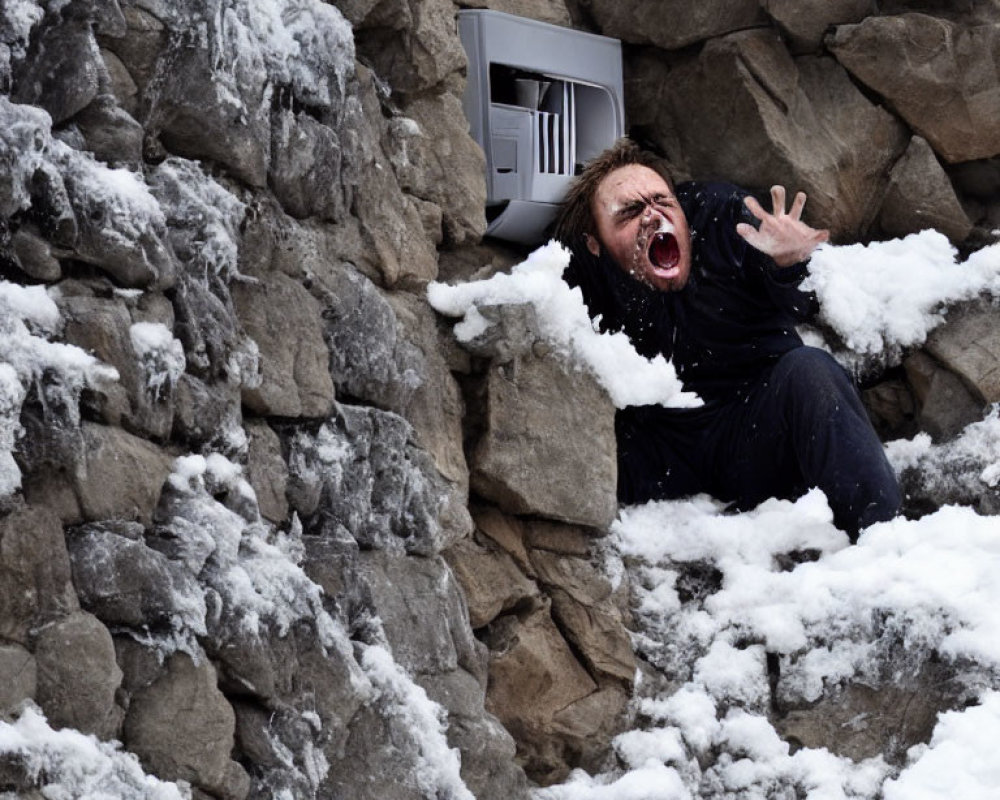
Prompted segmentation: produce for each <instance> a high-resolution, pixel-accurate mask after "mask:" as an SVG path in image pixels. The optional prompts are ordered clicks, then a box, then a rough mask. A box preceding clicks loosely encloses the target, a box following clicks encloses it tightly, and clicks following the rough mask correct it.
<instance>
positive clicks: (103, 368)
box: [0, 281, 118, 497]
mask: <svg viewBox="0 0 1000 800" xmlns="http://www.w3.org/2000/svg"><path fill="white" fill-rule="evenodd" d="M60 324H61V318H60V315H59V310H58V308H57V307H56V304H55V302H54V301H53V300H52V298H51V297H50V296H49V294H48V292H47V291H46V289H45V287H43V286H19V285H17V284H13V283H8V282H6V281H0V497H7V496H9V495H10V494H12V493H13V492H14V491H16V490H17V489H18V488H19V487H20V485H21V473H20V470H19V469H18V467H17V464H16V463H15V462H14V459H13V455H12V451H13V449H14V446H15V443H16V440H17V436H18V435H19V432H20V422H19V418H20V414H21V407H22V405H23V403H24V401H25V398H26V397H27V395H28V392H29V391H30V390H31V389H33V388H34V389H36V390H37V395H38V398H39V400H40V401H41V402H42V404H43V406H45V407H48V408H52V409H53V412H52V413H54V414H55V413H58V414H64V415H65V414H68V415H69V417H70V419H69V420H63V421H64V422H70V423H75V424H78V423H79V407H78V406H79V397H80V393H81V392H82V391H83V390H84V389H85V388H89V387H99V386H101V385H102V384H104V383H105V382H107V381H115V380H117V379H118V373H117V372H116V371H115V370H114V369H112V368H111V367H108V366H107V365H104V364H102V363H101V362H99V361H98V360H97V359H96V358H94V357H93V356H91V355H89V354H87V353H85V352H84V351H83V350H81V349H80V348H78V347H74V346H73V345H69V344H64V343H61V342H53V341H50V338H52V337H54V336H55V335H57V334H58V333H59V329H60ZM56 409H58V411H56Z"/></svg>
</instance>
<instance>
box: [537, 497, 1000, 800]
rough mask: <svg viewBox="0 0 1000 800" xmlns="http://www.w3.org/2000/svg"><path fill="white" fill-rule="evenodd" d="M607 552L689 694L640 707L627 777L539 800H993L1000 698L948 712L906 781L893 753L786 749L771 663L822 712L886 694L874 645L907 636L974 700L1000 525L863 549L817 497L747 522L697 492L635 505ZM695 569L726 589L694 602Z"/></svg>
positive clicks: (987, 521) (884, 533) (932, 521)
mask: <svg viewBox="0 0 1000 800" xmlns="http://www.w3.org/2000/svg"><path fill="white" fill-rule="evenodd" d="M807 551H810V552H811V554H812V556H813V557H816V559H817V560H815V561H806V562H805V563H799V564H797V565H796V566H794V568H793V569H788V568H787V566H788V561H787V558H784V559H783V558H782V557H783V556H787V554H790V553H796V552H799V553H802V552H807ZM609 557H610V558H612V559H617V558H623V559H624V560H625V562H626V564H627V565H628V570H629V573H630V576H631V580H632V589H633V594H634V601H635V609H636V614H637V621H638V623H639V630H638V631H637V634H636V637H635V643H636V646H637V649H638V651H639V653H640V654H641V655H643V656H644V657H645V658H646V659H647V660H648V661H649V662H650V663H651V664H652V665H654V666H655V667H656V668H657V669H659V670H661V671H662V672H663V673H664V674H665V675H668V676H671V677H672V679H673V681H674V683H673V686H675V687H676V685H677V682H681V684H682V685H681V686H680V688H679V689H675V690H667V691H666V692H665V693H663V694H661V695H658V696H653V697H646V698H645V699H643V700H641V701H639V706H638V708H639V710H641V712H642V714H643V715H644V717H645V718H647V719H649V720H651V722H650V723H648V724H647V726H646V727H644V728H639V729H636V730H633V731H629V732H627V733H624V734H622V735H620V736H619V737H618V738H617V739H616V740H615V743H614V744H615V749H616V752H617V754H618V756H619V759H620V761H621V763H622V767H621V769H619V770H617V771H614V772H610V773H607V774H603V775H598V776H588V775H586V774H584V773H581V772H577V773H575V774H574V775H573V776H571V778H570V780H569V781H568V782H566V783H565V784H562V785H560V786H556V787H551V788H548V789H544V790H538V791H536V792H535V797H536V800H603V799H604V798H609V800H610V799H611V798H614V799H615V800H618V798H636V800H639V799H640V798H641V800H680V799H681V798H692V799H693V798H703V799H704V800H707V799H708V798H720V799H721V798H737V797H739V798H761V800H764V798H771V797H775V796H785V795H784V794H780V792H782V791H788V790H791V789H794V790H795V791H797V792H799V793H800V794H799V796H801V797H805V798H812V799H813V800H820V798H823V799H824V800H826V798H839V799H841V800H847V799H848V798H872V800H874V798H879V797H881V796H882V795H881V792H882V790H883V789H882V787H883V784H884V786H885V800H898V799H901V798H904V797H905V798H907V800H910V798H927V800H930V798H935V799H936V798H944V797H946V796H951V797H957V796H961V797H963V798H964V797H974V798H986V797H995V796H996V795H995V791H996V785H997V783H996V782H995V780H994V782H993V783H992V789H987V788H986V787H989V786H991V784H990V780H991V779H993V778H994V777H995V776H996V775H997V773H998V771H1000V759H998V758H997V757H996V756H995V755H994V752H993V751H992V750H989V745H987V744H986V742H992V741H995V739H992V738H990V736H989V733H988V731H990V730H993V728H995V727H997V725H1000V701H998V700H997V695H996V693H995V692H991V691H987V692H985V694H983V696H982V698H981V701H982V705H978V706H973V707H971V708H969V709H966V710H965V711H954V712H949V713H948V714H945V715H942V717H941V722H940V723H939V725H938V727H937V729H936V731H935V734H934V739H933V740H932V742H931V745H930V747H929V748H924V749H921V748H916V749H915V750H914V751H913V752H912V753H911V760H912V761H911V763H910V764H909V765H908V766H906V768H905V769H903V771H902V773H901V774H898V775H897V774H895V773H894V771H893V770H892V769H891V768H890V767H889V766H888V765H887V764H886V763H885V762H884V761H882V759H881V758H877V759H872V760H869V761H864V762H861V763H855V762H852V761H851V760H850V759H847V758H842V757H838V756H835V755H833V754H831V753H829V752H827V751H825V750H813V749H810V748H802V749H799V750H798V751H796V752H794V753H792V752H791V750H790V748H789V746H788V744H787V743H786V742H784V741H782V740H781V739H780V738H779V736H778V734H777V732H776V731H775V730H774V729H773V727H772V726H771V724H770V722H769V721H768V718H767V711H768V707H769V697H770V688H769V684H768V674H767V670H766V668H765V664H764V654H765V653H773V654H777V655H778V656H780V658H781V664H782V667H781V687H782V688H781V691H782V692H783V697H784V698H785V699H789V698H790V699H792V700H796V701H804V702H810V701H814V700H817V699H819V698H820V697H821V696H822V694H823V692H824V690H825V689H829V688H831V687H833V686H836V685H837V684H838V683H842V682H844V681H851V680H860V681H866V682H868V683H869V685H878V684H877V680H878V676H879V669H880V667H881V666H884V665H882V664H880V661H879V657H880V655H881V654H880V653H879V652H878V650H877V644H878V642H879V640H880V639H883V640H884V638H886V637H888V638H892V637H898V638H899V640H900V641H901V642H902V646H903V647H904V648H905V650H906V652H907V653H909V654H910V655H911V656H912V657H913V658H914V659H916V662H917V663H919V662H920V660H921V659H925V660H926V659H929V658H931V656H932V654H933V655H934V657H935V658H943V659H945V660H946V661H950V662H959V661H961V663H962V664H963V665H966V666H964V667H963V669H964V670H969V669H970V668H969V667H968V666H967V665H968V664H972V665H975V666H974V667H973V668H972V671H973V673H975V674H976V680H974V681H973V682H972V683H973V684H976V685H972V684H970V686H969V691H970V693H972V694H973V695H974V694H975V692H976V691H977V688H978V686H979V683H982V684H984V685H988V684H989V683H990V681H991V680H992V681H995V680H996V679H997V678H996V676H997V675H1000V620H998V619H997V617H996V614H995V609H996V608H997V604H998V603H1000V582H997V581H996V579H995V578H996V575H997V574H998V570H1000V519H997V518H995V517H982V516H978V515H977V514H976V513H975V512H973V511H972V510H970V509H967V508H959V507H946V508H943V509H941V510H940V511H938V512H937V513H935V514H932V515H929V516H926V517H923V518H922V519H920V520H916V521H909V520H905V519H897V520H894V521H891V522H885V523H880V524H877V525H874V526H872V527H870V528H869V529H868V530H867V531H865V532H864V533H863V534H862V536H861V538H860V539H859V541H858V544H857V545H855V546H853V547H852V546H848V541H847V537H846V536H845V535H844V534H843V533H841V532H840V531H838V530H837V529H836V528H834V527H833V525H832V523H831V514H830V511H829V508H828V507H827V505H826V501H825V498H824V497H823V495H822V493H821V492H819V491H818V490H814V491H813V492H811V493H810V494H808V495H806V496H805V497H803V498H801V499H800V500H798V501H796V502H794V503H792V502H788V501H777V500H771V501H768V502H766V503H764V504H763V505H762V506H760V507H759V508H757V509H755V510H754V511H751V512H748V513H744V514H736V515H732V514H726V513H724V507H723V504H721V503H718V502H716V501H714V500H711V499H710V498H707V497H696V498H691V499H689V500H679V501H669V502H658V503H648V504H646V505H643V506H636V507H631V508H626V509H624V510H623V511H622V513H621V515H620V517H619V519H618V521H617V522H616V523H615V525H614V527H613V542H612V546H611V549H610V556H609ZM793 563H794V562H793ZM692 564H695V565H700V566H701V567H703V568H704V567H705V566H711V567H712V568H713V569H715V570H718V574H719V578H718V585H717V586H715V587H714V588H711V589H710V590H709V591H707V593H706V596H705V597H704V598H703V599H701V600H695V601H691V600H688V601H686V602H683V601H682V600H681V596H680V594H679V593H678V590H679V585H678V580H679V578H680V576H681V574H682V573H683V572H684V570H686V569H689V568H690V565H692ZM883 657H884V656H883ZM977 670H978V672H977ZM967 718H968V719H967ZM977 727H978V730H979V733H978V738H976V736H977V735H976V734H975V733H973V732H974V731H976V730H977ZM984 731H985V733H984ZM701 765H705V766H701ZM935 775H948V776H949V782H948V783H944V782H942V779H939V778H935V777H934V776H935ZM925 778H926V780H925ZM886 781H888V783H886ZM947 786H951V787H952V789H953V790H954V787H958V786H963V787H968V793H960V794H954V793H952V794H951V795H948V794H947V791H946V787H947ZM904 790H905V791H904ZM990 791H992V792H993V794H990ZM921 792H924V793H921ZM790 796H794V795H790Z"/></svg>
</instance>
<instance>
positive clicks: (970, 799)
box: [885, 691, 1000, 800]
mask: <svg viewBox="0 0 1000 800" xmlns="http://www.w3.org/2000/svg"><path fill="white" fill-rule="evenodd" d="M998 737H1000V692H996V691H991V692H987V693H986V694H985V695H984V696H983V698H982V702H981V703H980V705H977V706H974V707H972V708H969V709H966V710H965V711H961V712H959V711H948V712H946V713H944V714H942V715H941V716H940V718H939V721H938V724H937V727H936V728H935V729H934V734H933V735H932V737H931V741H930V745H929V746H928V747H926V748H923V747H919V748H915V752H913V753H912V754H911V755H912V756H914V763H913V764H912V765H911V766H910V767H908V768H907V769H905V770H904V771H903V773H902V774H901V775H900V776H899V777H898V778H895V779H893V780H890V781H887V782H886V784H885V800H952V798H958V797H960V798H962V800H995V798H996V796H997V787H1000V759H997V757H996V743H997V742H998V741H1000V738H998Z"/></svg>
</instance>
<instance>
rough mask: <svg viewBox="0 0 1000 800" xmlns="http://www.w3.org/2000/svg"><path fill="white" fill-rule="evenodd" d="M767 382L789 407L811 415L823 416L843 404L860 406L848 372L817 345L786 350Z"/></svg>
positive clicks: (854, 406)
mask: <svg viewBox="0 0 1000 800" xmlns="http://www.w3.org/2000/svg"><path fill="white" fill-rule="evenodd" d="M769 383H771V384H772V388H773V391H775V392H776V393H778V394H779V395H781V396H783V397H784V398H785V399H786V402H787V403H790V404H791V408H792V409H799V410H801V411H804V412H807V413H808V414H809V415H810V416H813V415H819V416H823V417H825V416H826V415H827V414H829V413H833V412H836V410H837V409H838V408H840V407H842V406H843V405H844V404H846V405H847V406H849V407H852V408H855V410H857V408H859V407H860V406H859V404H860V399H859V398H858V394H857V391H856V389H855V388H854V384H853V382H852V381H851V379H850V377H849V376H848V374H847V372H846V371H845V370H844V368H843V367H842V366H840V364H838V363H837V361H836V360H835V359H834V358H833V356H831V355H830V354H829V353H827V352H826V351H825V350H820V349H818V348H816V347H797V348H795V349H794V350H790V351H788V352H787V353H785V354H784V355H783V356H782V357H781V358H780V359H779V360H778V362H777V364H775V366H774V369H773V370H772V371H771V375H770V378H769ZM787 407H788V406H786V408H787Z"/></svg>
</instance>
